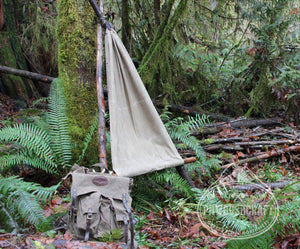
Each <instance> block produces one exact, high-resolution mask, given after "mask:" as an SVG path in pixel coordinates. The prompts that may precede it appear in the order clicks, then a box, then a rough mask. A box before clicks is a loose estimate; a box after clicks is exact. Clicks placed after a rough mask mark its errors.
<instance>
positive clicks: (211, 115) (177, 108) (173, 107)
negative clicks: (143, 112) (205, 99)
mask: <svg viewBox="0 0 300 249" xmlns="http://www.w3.org/2000/svg"><path fill="white" fill-rule="evenodd" d="M153 103H154V104H155V105H156V106H157V107H159V108H164V107H165V105H164V104H163V103H161V102H159V101H153ZM168 109H169V110H170V111H172V112H180V113H184V114H188V115H192V116H196V115H203V114H205V115H207V116H209V118H210V119H213V120H216V121H228V120H229V118H228V117H225V116H222V115H219V114H215V113H204V112H201V111H198V110H195V109H193V108H191V107H187V106H182V105H169V106H168Z"/></svg>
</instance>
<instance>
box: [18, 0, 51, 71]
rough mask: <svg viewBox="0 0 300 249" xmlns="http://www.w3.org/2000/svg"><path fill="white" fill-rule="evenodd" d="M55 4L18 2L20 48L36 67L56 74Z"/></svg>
mask: <svg viewBox="0 0 300 249" xmlns="http://www.w3.org/2000/svg"><path fill="white" fill-rule="evenodd" d="M56 5H57V3H56V1H52V2H51V3H48V4H45V1H42V0H37V1H31V0H25V1H22V3H21V4H20V8H22V10H20V13H21V14H22V16H24V19H23V20H22V22H21V24H20V29H21V35H20V41H21V44H22V48H23V50H24V52H25V53H26V55H27V56H28V57H30V60H31V63H33V64H34V66H35V67H36V68H38V69H39V70H44V71H45V73H46V74H50V75H53V74H57V40H56V17H57V8H56ZM41 67H42V68H43V69H41Z"/></svg>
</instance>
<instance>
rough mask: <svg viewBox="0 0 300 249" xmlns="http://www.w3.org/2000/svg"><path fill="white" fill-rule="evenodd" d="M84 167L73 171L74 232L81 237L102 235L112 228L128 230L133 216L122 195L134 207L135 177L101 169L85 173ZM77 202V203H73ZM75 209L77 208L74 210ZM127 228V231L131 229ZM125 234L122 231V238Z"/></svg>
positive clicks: (72, 210) (71, 223)
mask: <svg viewBox="0 0 300 249" xmlns="http://www.w3.org/2000/svg"><path fill="white" fill-rule="evenodd" d="M84 172H85V171H83V170H82V169H80V170H79V171H78V170H76V171H74V172H72V173H71V175H72V186H71V193H73V195H75V196H76V197H73V198H72V199H73V200H75V201H72V207H71V214H70V217H72V218H70V222H69V223H70V224H69V225H70V226H69V228H70V232H71V233H72V234H74V235H75V236H76V237H77V238H79V239H83V238H84V239H85V240H88V238H89V237H90V236H91V237H93V238H100V237H102V236H103V235H104V234H105V233H108V234H109V233H110V232H111V230H112V229H120V230H122V231H123V230H124V227H126V226H124V221H125V222H127V221H128V220H129V217H128V213H127V211H126V209H125V207H124V204H123V200H122V197H123V195H126V203H127V205H128V206H129V207H130V206H131V202H132V199H131V197H130V195H129V192H130V191H129V186H130V183H131V179H130V178H127V177H118V176H113V175H109V174H102V173H97V172H88V173H84ZM73 202H75V204H73ZM74 210H75V211H74ZM127 232H128V231H126V232H125V233H127ZM123 238H124V232H122V236H121V238H120V239H121V240H122V239H123Z"/></svg>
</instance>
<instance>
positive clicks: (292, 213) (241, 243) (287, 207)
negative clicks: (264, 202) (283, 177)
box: [227, 181, 300, 249]
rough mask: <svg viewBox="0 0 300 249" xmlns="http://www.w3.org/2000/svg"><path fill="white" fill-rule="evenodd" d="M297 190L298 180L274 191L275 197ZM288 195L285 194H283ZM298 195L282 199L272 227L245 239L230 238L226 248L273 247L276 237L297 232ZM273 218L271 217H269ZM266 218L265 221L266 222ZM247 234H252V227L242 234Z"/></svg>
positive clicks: (299, 212) (279, 197) (298, 219)
mask: <svg viewBox="0 0 300 249" xmlns="http://www.w3.org/2000/svg"><path fill="white" fill-rule="evenodd" d="M295 191H296V192H297V191H298V192H299V181H298V182H295V183H293V184H291V185H289V186H286V187H285V188H284V189H282V190H278V191H277V193H275V198H276V199H282V198H285V199H286V198H287V197H288V196H291V195H290V193H295ZM286 193H288V194H289V195H288V196H286V195H285V194H286ZM299 206H300V197H299V195H298V194H297V195H296V196H294V197H292V200H290V201H284V202H283V203H282V205H281V206H279V215H278V219H277V221H276V222H275V223H274V225H273V226H272V228H271V229H270V230H268V231H266V232H265V233H263V234H261V235H259V236H257V237H254V238H251V239H247V240H231V241H229V242H228V243H227V246H228V248H243V249H248V248H250V249H254V248H262V249H264V248H273V244H274V242H275V239H276V238H285V237H288V236H290V235H293V234H297V233H299V230H300V210H299ZM269 219H270V220H271V219H273V217H269ZM268 222H269V220H266V221H265V223H268ZM258 226H261V227H264V224H262V223H261V224H258ZM247 234H253V230H252V229H247V231H246V232H245V233H243V236H245V235H247Z"/></svg>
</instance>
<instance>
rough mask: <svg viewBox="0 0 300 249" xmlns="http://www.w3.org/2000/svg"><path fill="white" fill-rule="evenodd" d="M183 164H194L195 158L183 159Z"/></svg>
mask: <svg viewBox="0 0 300 249" xmlns="http://www.w3.org/2000/svg"><path fill="white" fill-rule="evenodd" d="M183 160H184V164H187V163H194V162H196V161H197V158H196V157H188V158H184V159H183Z"/></svg>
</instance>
